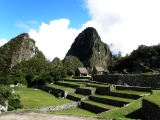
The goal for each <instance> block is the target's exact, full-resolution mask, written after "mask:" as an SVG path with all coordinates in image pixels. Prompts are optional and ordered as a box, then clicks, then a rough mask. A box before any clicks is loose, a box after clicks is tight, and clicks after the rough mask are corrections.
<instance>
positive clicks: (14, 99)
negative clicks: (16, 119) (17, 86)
mask: <svg viewBox="0 0 160 120" xmlns="http://www.w3.org/2000/svg"><path fill="white" fill-rule="evenodd" d="M11 91H12V89H11V88H10V87H9V86H6V85H0V98H1V99H0V104H1V105H3V106H5V102H6V101H8V110H9V111H11V110H16V109H20V108H22V107H23V106H22V105H21V101H20V96H19V95H17V94H13V93H12V92H11Z"/></svg>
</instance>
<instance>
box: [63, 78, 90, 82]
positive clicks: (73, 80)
mask: <svg viewBox="0 0 160 120" xmlns="http://www.w3.org/2000/svg"><path fill="white" fill-rule="evenodd" d="M63 80H64V81H70V82H76V81H80V82H86V81H88V79H74V78H63Z"/></svg>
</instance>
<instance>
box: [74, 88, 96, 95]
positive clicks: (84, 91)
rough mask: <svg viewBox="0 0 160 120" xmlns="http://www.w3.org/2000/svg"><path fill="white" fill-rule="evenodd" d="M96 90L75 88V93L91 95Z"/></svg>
mask: <svg viewBox="0 0 160 120" xmlns="http://www.w3.org/2000/svg"><path fill="white" fill-rule="evenodd" d="M95 91H96V89H87V88H77V89H76V93H79V94H82V95H92V94H94V93H95Z"/></svg>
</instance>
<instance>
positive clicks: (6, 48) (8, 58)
mask: <svg viewBox="0 0 160 120" xmlns="http://www.w3.org/2000/svg"><path fill="white" fill-rule="evenodd" d="M40 55H41V56H43V57H44V55H43V54H42V52H40V51H39V50H38V48H37V47H36V45H35V41H34V40H33V39H31V38H30V37H29V35H28V34H27V33H23V34H20V35H18V36H17V37H15V38H13V39H11V40H10V41H9V42H8V43H6V44H5V45H3V46H2V47H0V64H1V65H0V67H1V70H2V69H4V71H7V70H11V69H12V68H13V67H14V66H15V65H17V64H18V63H20V62H21V61H23V60H29V59H31V58H33V57H38V56H40ZM44 58H45V57H44Z"/></svg>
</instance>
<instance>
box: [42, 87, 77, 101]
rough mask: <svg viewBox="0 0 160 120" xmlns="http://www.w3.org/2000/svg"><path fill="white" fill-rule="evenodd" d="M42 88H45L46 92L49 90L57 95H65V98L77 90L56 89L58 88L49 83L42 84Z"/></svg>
mask: <svg viewBox="0 0 160 120" xmlns="http://www.w3.org/2000/svg"><path fill="white" fill-rule="evenodd" d="M40 89H41V90H44V91H46V92H49V93H50V94H53V95H55V96H56V97H64V98H66V97H67V95H68V94H70V93H74V92H75V91H76V89H73V90H68V91H64V90H61V89H56V88H52V87H49V86H47V85H44V86H42V87H41V88H40Z"/></svg>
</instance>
